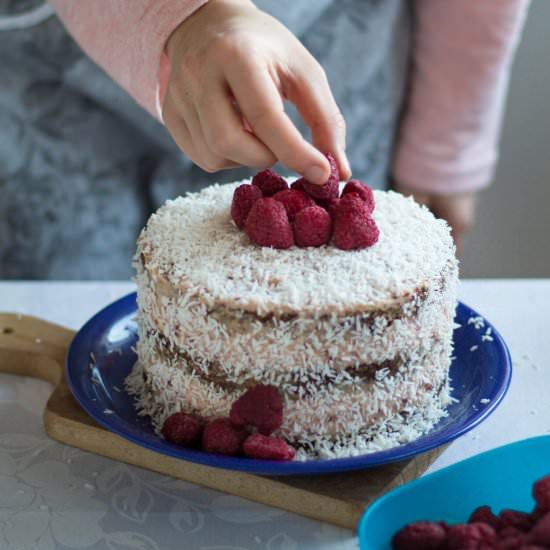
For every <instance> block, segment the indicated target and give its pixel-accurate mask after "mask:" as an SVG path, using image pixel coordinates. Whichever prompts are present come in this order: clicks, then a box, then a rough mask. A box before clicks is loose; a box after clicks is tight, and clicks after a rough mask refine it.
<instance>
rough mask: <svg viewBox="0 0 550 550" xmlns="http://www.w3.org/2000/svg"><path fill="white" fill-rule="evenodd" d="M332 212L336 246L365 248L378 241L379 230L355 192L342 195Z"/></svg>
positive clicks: (345, 248) (347, 248) (350, 248)
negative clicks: (333, 213)
mask: <svg viewBox="0 0 550 550" xmlns="http://www.w3.org/2000/svg"><path fill="white" fill-rule="evenodd" d="M334 212H335V215H334V243H335V244H336V246H337V247H338V248H341V249H342V250H353V249H360V248H367V247H369V246H372V245H374V244H375V243H376V242H378V237H379V235H380V232H379V230H378V227H377V226H376V222H375V221H374V219H373V218H371V216H370V213H369V210H368V207H367V206H366V204H365V201H363V200H362V199H361V198H360V197H359V196H358V195H357V194H356V193H348V194H347V195H344V196H343V197H342V198H341V199H340V203H339V204H338V205H337V206H336V207H335V208H334Z"/></svg>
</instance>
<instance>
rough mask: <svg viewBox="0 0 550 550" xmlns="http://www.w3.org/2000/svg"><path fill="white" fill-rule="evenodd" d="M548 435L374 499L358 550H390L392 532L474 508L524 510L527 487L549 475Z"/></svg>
mask: <svg viewBox="0 0 550 550" xmlns="http://www.w3.org/2000/svg"><path fill="white" fill-rule="evenodd" d="M549 456H550V436H549V435H544V436H541V437H533V438H531V439H524V440H523V441H518V442H516V443H511V444H509V445H505V446H504V447H499V448H497V449H492V450H490V451H487V452H485V453H481V454H479V455H477V456H473V457H471V458H468V459H466V460H463V461H462V462H458V463H456V464H453V465H452V466H448V467H447V468H443V469H442V470H438V471H437V472H434V473H433V474H428V475H427V476H425V477H421V478H420V479H416V480H414V481H411V482H410V483H407V484H405V485H403V486H401V487H398V488H397V489H394V490H393V491H391V492H390V493H388V494H387V495H384V496H383V497H381V498H379V499H378V500H377V501H376V502H375V503H374V504H373V505H372V506H370V507H369V508H368V509H367V511H366V512H365V513H364V514H363V517H362V519H361V522H360V524H359V540H360V543H361V550H390V548H391V546H390V541H391V538H392V536H393V534H394V533H395V532H396V531H398V530H399V529H401V527H403V526H404V525H406V524H407V523H411V522H413V521H420V520H432V521H439V520H443V521H447V522H448V523H450V524H453V523H462V522H464V521H467V519H468V517H469V515H470V513H471V512H473V510H475V509H476V508H477V507H478V506H481V505H483V504H486V505H488V506H490V507H491V508H492V509H493V511H494V512H495V513H498V512H500V510H502V509H503V508H512V509H513V510H521V511H523V512H530V511H531V510H532V509H533V507H534V504H535V501H534V500H533V498H532V496H531V488H532V486H533V483H534V482H535V481H537V480H538V479H540V478H542V477H544V476H547V475H550V461H549V460H548V457H549Z"/></svg>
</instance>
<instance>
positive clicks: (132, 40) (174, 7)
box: [50, 0, 207, 119]
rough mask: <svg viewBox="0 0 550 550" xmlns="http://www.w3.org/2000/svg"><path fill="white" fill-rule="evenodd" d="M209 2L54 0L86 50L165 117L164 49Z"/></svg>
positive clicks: (137, 97)
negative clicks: (177, 30)
mask: <svg viewBox="0 0 550 550" xmlns="http://www.w3.org/2000/svg"><path fill="white" fill-rule="evenodd" d="M206 1H207V0H184V1H181V2H176V1H174V0H156V1H150V0H109V1H105V0H84V1H80V0H76V1H75V0H50V4H51V5H52V6H53V8H54V9H55V10H56V12H57V14H58V15H59V17H60V19H61V20H62V21H63V24H64V25H65V27H66V28H67V30H68V31H69V32H70V33H71V35H72V36H73V37H74V39H75V40H76V41H77V42H78V43H79V44H80V46H81V47H82V49H83V50H84V51H85V52H86V53H87V54H88V55H89V56H90V57H91V58H92V59H93V60H94V61H95V62H96V63H97V64H98V65H99V66H100V67H102V68H103V69H104V70H105V71H106V72H107V73H108V74H109V76H111V78H112V79H113V80H115V81H116V82H117V83H118V84H120V85H121V86H122V87H123V88H124V89H125V90H126V91H127V92H128V93H129V94H130V95H131V96H132V97H133V98H134V99H135V100H136V101H137V102H138V103H139V104H140V105H141V106H142V107H144V108H145V109H147V110H148V111H149V112H150V113H151V114H152V115H153V116H155V117H157V118H159V119H160V118H161V108H160V104H161V102H160V99H161V97H162V93H163V90H162V89H161V88H164V86H165V81H166V78H167V60H166V56H165V54H164V45H165V44H166V41H167V40H168V37H169V36H170V35H171V34H172V32H173V31H174V29H176V28H177V27H178V26H179V25H180V24H181V23H182V22H183V21H184V20H185V19H186V18H187V17H189V16H190V15H191V14H192V13H193V12H194V11H196V10H197V9H198V8H199V7H201V6H202V5H203V4H205V3H206Z"/></svg>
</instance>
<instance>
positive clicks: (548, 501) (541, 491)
mask: <svg viewBox="0 0 550 550" xmlns="http://www.w3.org/2000/svg"><path fill="white" fill-rule="evenodd" d="M533 497H534V498H535V500H536V501H537V504H538V507H539V508H541V509H542V510H548V511H550V476H546V477H543V478H542V479H539V480H538V481H537V482H536V483H535V484H534V485H533Z"/></svg>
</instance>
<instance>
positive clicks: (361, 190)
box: [342, 180, 374, 214]
mask: <svg viewBox="0 0 550 550" xmlns="http://www.w3.org/2000/svg"><path fill="white" fill-rule="evenodd" d="M348 193H357V194H358V195H359V196H360V197H361V199H362V200H363V201H365V203H366V205H367V208H368V209H369V214H372V212H373V210H374V193H373V192H372V189H371V188H370V187H369V186H368V185H367V184H366V183H363V182H362V181H359V180H349V181H348V183H346V185H345V187H344V189H343V191H342V196H344V195H347V194H348Z"/></svg>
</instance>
